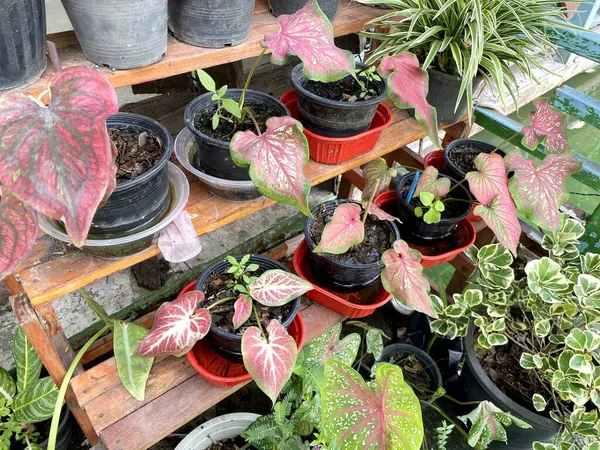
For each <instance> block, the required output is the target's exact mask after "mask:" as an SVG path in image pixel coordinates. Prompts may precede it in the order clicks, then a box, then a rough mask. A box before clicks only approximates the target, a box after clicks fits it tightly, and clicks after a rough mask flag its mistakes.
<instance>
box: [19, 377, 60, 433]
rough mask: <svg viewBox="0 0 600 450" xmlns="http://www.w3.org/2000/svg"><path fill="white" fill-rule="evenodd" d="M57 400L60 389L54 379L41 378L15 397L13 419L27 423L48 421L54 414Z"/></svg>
mask: <svg viewBox="0 0 600 450" xmlns="http://www.w3.org/2000/svg"><path fill="white" fill-rule="evenodd" d="M57 399H58V388H57V387H56V385H55V384H54V381H52V378H50V377H45V378H41V379H39V380H37V381H36V382H35V383H33V385H32V386H31V387H29V388H28V389H26V390H24V391H23V392H19V394H18V395H17V396H16V397H15V400H14V403H13V411H14V416H13V417H14V419H15V420H16V421H18V422H25V423H38V422H42V421H44V420H48V419H49V418H50V417H52V414H53V413H54V405H55V403H56V400H57Z"/></svg>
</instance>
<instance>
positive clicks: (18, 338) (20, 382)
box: [12, 327, 42, 392]
mask: <svg viewBox="0 0 600 450" xmlns="http://www.w3.org/2000/svg"><path fill="white" fill-rule="evenodd" d="M12 355H13V359H14V360H15V365H16V367H17V391H18V392H23V391H24V390H26V389H29V388H30V387H31V386H33V384H34V383H35V382H36V381H37V380H39V379H40V373H41V371H42V361H41V360H40V357H39V356H38V354H37V353H36V351H35V350H34V348H33V346H32V345H31V343H30V342H29V340H28V339H27V337H26V336H25V333H23V330H22V329H21V327H17V329H16V332H15V339H14V340H13V343H12Z"/></svg>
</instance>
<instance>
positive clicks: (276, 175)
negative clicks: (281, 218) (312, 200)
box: [230, 117, 312, 217]
mask: <svg viewBox="0 0 600 450" xmlns="http://www.w3.org/2000/svg"><path fill="white" fill-rule="evenodd" d="M230 150H231V157H232V159H233V161H234V162H235V163H236V164H237V165H239V166H242V167H244V166H250V177H251V178H252V181H253V182H254V184H255V185H256V187H257V188H258V190H259V191H260V192H261V193H262V194H263V195H265V196H267V197H269V198H271V199H273V200H275V201H278V202H282V203H287V204H289V205H292V206H295V207H296V208H298V209H299V210H300V211H301V212H302V213H304V214H306V215H307V216H309V217H312V214H311V212H310V208H309V207H308V194H309V192H310V183H309V181H308V180H307V179H306V177H305V176H304V164H306V163H307V162H308V142H307V140H306V137H305V136H304V133H302V124H301V123H300V122H298V121H297V120H295V119H292V118H291V117H272V118H270V119H269V120H268V121H267V131H266V132H265V133H264V134H261V135H260V136H257V135H256V134H254V133H253V132H251V131H240V132H238V133H236V135H235V136H234V137H233V139H232V140H231V144H230Z"/></svg>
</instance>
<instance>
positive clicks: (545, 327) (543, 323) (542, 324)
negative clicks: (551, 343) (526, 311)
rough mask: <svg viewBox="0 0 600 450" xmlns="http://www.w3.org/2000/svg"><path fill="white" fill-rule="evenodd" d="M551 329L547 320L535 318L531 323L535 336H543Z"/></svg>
mask: <svg viewBox="0 0 600 450" xmlns="http://www.w3.org/2000/svg"><path fill="white" fill-rule="evenodd" d="M551 330H552V328H551V325H550V321H549V320H536V321H535V322H534V323H533V332H534V333H535V335H536V336H537V337H540V338H544V337H546V336H548V335H549V334H550V331H551Z"/></svg>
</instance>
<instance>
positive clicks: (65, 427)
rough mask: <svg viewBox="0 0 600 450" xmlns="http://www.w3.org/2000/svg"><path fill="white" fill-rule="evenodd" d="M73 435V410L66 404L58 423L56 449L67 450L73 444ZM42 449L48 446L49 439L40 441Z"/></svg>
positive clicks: (44, 449)
mask: <svg viewBox="0 0 600 450" xmlns="http://www.w3.org/2000/svg"><path fill="white" fill-rule="evenodd" d="M72 436H73V421H72V420H71V411H70V410H69V407H68V406H66V405H65V406H64V407H63V409H62V413H61V419H60V422H59V423H58V433H57V436H56V450H67V449H68V448H69V446H70V444H71V439H72ZM38 445H39V447H40V448H41V449H42V450H46V449H47V448H48V439H44V440H43V441H41V442H39V443H38Z"/></svg>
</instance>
